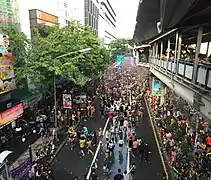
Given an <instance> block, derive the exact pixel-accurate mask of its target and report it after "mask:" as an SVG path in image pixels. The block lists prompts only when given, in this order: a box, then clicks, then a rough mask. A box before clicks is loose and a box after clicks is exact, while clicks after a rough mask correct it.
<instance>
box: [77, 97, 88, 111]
mask: <svg viewBox="0 0 211 180" xmlns="http://www.w3.org/2000/svg"><path fill="white" fill-rule="evenodd" d="M76 103H77V104H79V105H80V109H81V110H86V109H87V98H86V95H85V94H84V95H80V96H76Z"/></svg>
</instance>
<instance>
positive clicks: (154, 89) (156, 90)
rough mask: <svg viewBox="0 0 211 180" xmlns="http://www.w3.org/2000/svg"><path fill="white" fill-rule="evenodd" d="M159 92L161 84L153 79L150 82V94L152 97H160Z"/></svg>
mask: <svg viewBox="0 0 211 180" xmlns="http://www.w3.org/2000/svg"><path fill="white" fill-rule="evenodd" d="M161 91H162V82H161V81H160V80H159V79H157V78H155V77H154V78H153V81H152V94H153V95H154V96H161Z"/></svg>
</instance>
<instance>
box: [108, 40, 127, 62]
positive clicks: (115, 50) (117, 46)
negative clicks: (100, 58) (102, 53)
mask: <svg viewBox="0 0 211 180" xmlns="http://www.w3.org/2000/svg"><path fill="white" fill-rule="evenodd" d="M128 44H129V40H127V39H116V40H113V41H111V43H110V44H109V45H108V49H109V51H110V52H111V56H112V58H113V59H115V58H116V56H117V55H122V54H125V53H129V52H130V50H129V48H128Z"/></svg>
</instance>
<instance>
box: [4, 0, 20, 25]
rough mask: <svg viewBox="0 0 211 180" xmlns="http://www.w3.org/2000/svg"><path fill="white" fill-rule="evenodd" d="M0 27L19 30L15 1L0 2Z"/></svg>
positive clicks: (17, 10)
mask: <svg viewBox="0 0 211 180" xmlns="http://www.w3.org/2000/svg"><path fill="white" fill-rule="evenodd" d="M0 26H14V27H16V28H18V29H20V21H19V9H18V3H17V0H0Z"/></svg>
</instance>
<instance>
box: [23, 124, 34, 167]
mask: <svg viewBox="0 0 211 180" xmlns="http://www.w3.org/2000/svg"><path fill="white" fill-rule="evenodd" d="M24 121H25V120H24ZM25 122H26V121H25ZM26 125H27V138H28V148H29V162H30V166H32V162H33V156H32V147H31V140H30V137H29V136H30V127H29V123H28V122H26Z"/></svg>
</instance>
